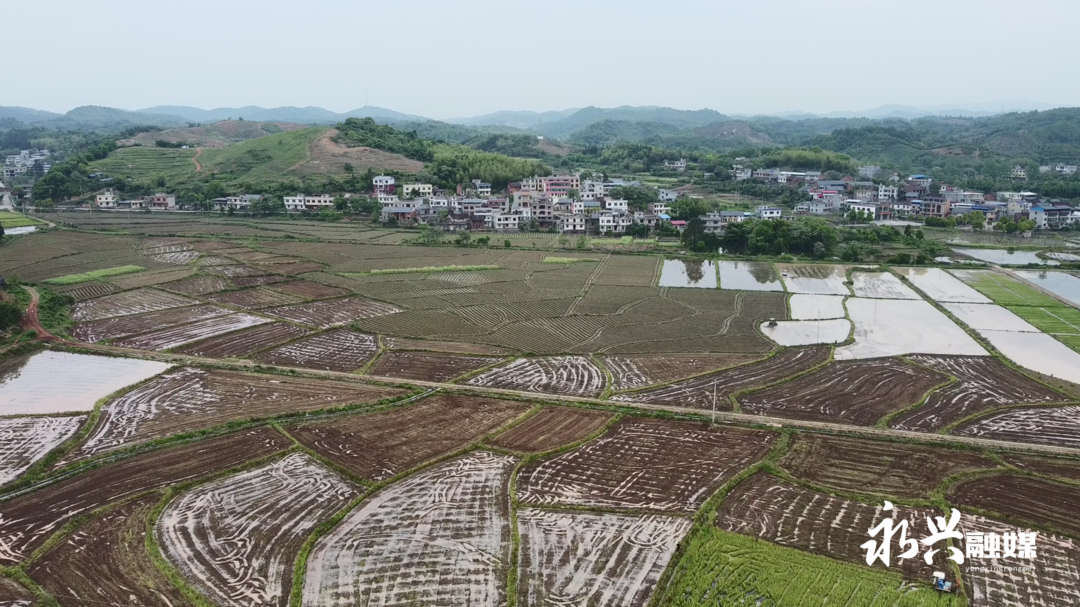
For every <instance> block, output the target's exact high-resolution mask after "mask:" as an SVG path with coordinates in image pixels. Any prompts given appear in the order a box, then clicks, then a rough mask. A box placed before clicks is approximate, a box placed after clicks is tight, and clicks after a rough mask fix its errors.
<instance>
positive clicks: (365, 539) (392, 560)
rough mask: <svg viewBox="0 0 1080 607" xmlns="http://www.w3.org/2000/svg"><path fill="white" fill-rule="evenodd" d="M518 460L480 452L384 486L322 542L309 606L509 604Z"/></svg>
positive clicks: (307, 586) (311, 562)
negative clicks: (512, 487)
mask: <svg viewBox="0 0 1080 607" xmlns="http://www.w3.org/2000/svg"><path fill="white" fill-rule="evenodd" d="M514 464H515V460H514V459H513V458H510V457H506V456H502V455H493V454H490V453H485V452H478V453H472V454H469V455H466V456H464V457H460V458H457V459H454V460H451V461H448V462H446V463H443V464H440V465H438V466H435V467H433V468H429V469H427V470H424V471H423V472H420V473H418V474H416V475H414V476H411V477H409V478H407V479H405V480H404V481H402V482H400V483H396V484H394V485H391V486H389V487H387V488H386V489H384V490H382V491H381V492H379V493H378V494H376V495H375V496H373V497H372V498H371V499H369V500H367V501H366V502H364V503H363V504H361V506H360V507H359V508H357V509H356V510H355V511H354V512H353V513H352V514H350V515H348V516H347V517H345V520H343V521H342V522H341V523H340V524H339V525H338V526H337V527H335V528H334V530H333V531H332V532H330V534H329V535H327V536H325V537H323V538H322V539H321V540H319V541H318V542H317V543H316V544H315V548H314V549H313V550H312V551H311V557H310V558H309V559H308V563H307V575H306V577H305V580H304V592H303V602H302V605H304V607H350V606H353V605H403V606H404V605H430V606H437V607H455V606H459V605H483V606H487V605H490V606H497V605H504V604H506V600H507V597H506V573H507V569H508V567H509V561H510V549H511V542H510V513H509V504H510V499H509V495H508V485H509V481H510V474H511V472H512V471H513V469H514ZM403 563H408V566H402V564H403Z"/></svg>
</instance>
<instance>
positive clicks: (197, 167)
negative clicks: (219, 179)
mask: <svg viewBox="0 0 1080 607" xmlns="http://www.w3.org/2000/svg"><path fill="white" fill-rule="evenodd" d="M199 156H202V148H195V155H194V156H192V157H191V161H192V162H194V163H195V172H196V173H201V172H202V165H201V164H199Z"/></svg>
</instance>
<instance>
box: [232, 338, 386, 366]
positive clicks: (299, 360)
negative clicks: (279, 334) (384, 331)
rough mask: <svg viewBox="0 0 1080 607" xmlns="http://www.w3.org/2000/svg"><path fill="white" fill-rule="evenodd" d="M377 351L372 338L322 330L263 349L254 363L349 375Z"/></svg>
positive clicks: (375, 342) (376, 345)
mask: <svg viewBox="0 0 1080 607" xmlns="http://www.w3.org/2000/svg"><path fill="white" fill-rule="evenodd" d="M378 349H379V344H378V341H377V340H376V338H375V336H373V335H365V334H364V333H357V332H355V331H352V330H349V329H337V330H335V331H326V332H324V333H319V334H318V335H312V336H310V337H304V338H301V339H298V340H296V341H293V342H290V343H287V344H285V345H284V346H281V347H279V348H274V349H273V350H267V351H266V352H263V353H262V354H260V355H258V356H256V357H255V358H254V360H256V361H258V362H262V363H268V364H271V365H281V366H283V367H303V368H305V369H319V370H326V371H341V372H346V373H347V372H350V371H355V370H357V369H359V368H360V367H363V366H364V364H365V363H367V361H368V360H370V359H371V357H372V356H374V355H375V352H377V351H378Z"/></svg>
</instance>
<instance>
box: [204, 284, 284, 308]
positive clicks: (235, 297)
mask: <svg viewBox="0 0 1080 607" xmlns="http://www.w3.org/2000/svg"><path fill="white" fill-rule="evenodd" d="M207 299H209V300H210V301H212V302H214V303H221V304H229V305H232V306H238V307H241V308H248V309H258V308H269V307H271V306H286V305H289V304H294V303H296V302H298V301H301V299H300V298H299V297H293V296H292V295H287V294H285V293H278V292H277V291H271V290H270V289H265V288H263V287H255V288H254V289H242V290H240V291H225V292H224V293H216V294H214V295H210V296H209V297H207Z"/></svg>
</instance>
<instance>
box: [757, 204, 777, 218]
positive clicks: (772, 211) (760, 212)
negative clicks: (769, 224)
mask: <svg viewBox="0 0 1080 607" xmlns="http://www.w3.org/2000/svg"><path fill="white" fill-rule="evenodd" d="M754 215H755V216H756V217H757V218H758V219H780V217H781V215H783V210H782V209H779V208H777V207H764V206H763V207H757V208H756V209H754Z"/></svg>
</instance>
